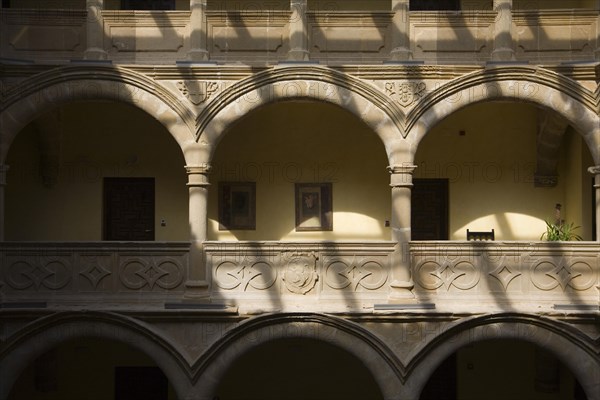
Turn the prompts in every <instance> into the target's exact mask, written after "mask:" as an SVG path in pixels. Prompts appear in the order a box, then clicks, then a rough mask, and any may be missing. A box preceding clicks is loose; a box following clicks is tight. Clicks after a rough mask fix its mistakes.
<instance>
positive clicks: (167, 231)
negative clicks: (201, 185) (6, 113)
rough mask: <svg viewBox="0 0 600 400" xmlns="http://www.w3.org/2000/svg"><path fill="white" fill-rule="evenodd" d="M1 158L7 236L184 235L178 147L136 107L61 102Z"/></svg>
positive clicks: (181, 162) (182, 180)
mask: <svg viewBox="0 0 600 400" xmlns="http://www.w3.org/2000/svg"><path fill="white" fill-rule="evenodd" d="M6 163H7V164H8V165H9V166H10V169H9V171H8V177H7V187H6V213H5V215H6V228H5V238H6V240H8V241H22V240H29V241H31V240H34V241H40V240H44V241H98V240H167V241H173V240H187V239H188V237H189V233H188V231H189V228H188V216H187V208H188V207H187V204H188V193H187V188H186V174H185V170H184V168H183V167H184V165H185V161H184V157H183V153H182V150H181V148H180V147H179V146H178V144H177V142H176V141H175V140H174V139H173V137H172V136H171V135H170V134H169V132H168V131H167V130H166V128H165V127H164V126H163V125H161V124H160V123H159V122H158V121H157V120H156V119H154V118H153V117H151V116H150V115H148V114H147V113H146V112H144V111H142V110H141V109H139V108H136V107H133V106H131V105H127V104H124V103H116V102H96V101H88V102H82V101H78V102H71V103H68V104H64V105H62V106H60V107H57V108H55V109H54V110H52V111H49V112H47V113H45V114H43V115H42V116H40V117H39V118H37V119H36V120H34V121H32V122H31V123H29V124H28V125H27V126H26V127H25V128H24V129H23V130H22V131H21V132H20V133H19V134H18V135H17V136H16V138H15V139H14V141H13V143H12V145H11V147H10V150H9V152H8V155H7V162H6ZM109 185H112V186H111V187H109ZM115 185H116V186H115ZM111 188H112V189H111ZM122 189H127V190H126V191H127V193H124V192H123V190H122ZM111 193H112V195H111ZM142 201H143V203H144V204H147V207H143V208H142V207H140V204H141V203H142ZM134 204H135V210H134V209H132V205H134ZM128 205H129V206H128ZM119 207H121V208H119ZM127 208H129V211H128V210H127ZM144 210H145V211H146V212H145V213H143V214H144V215H141V214H142V211H144ZM132 211H133V212H135V215H132ZM138 214H140V215H138ZM119 221H121V222H122V223H120V222H119ZM119 227H121V228H123V227H124V228H127V231H126V232H124V231H123V229H121V228H119Z"/></svg>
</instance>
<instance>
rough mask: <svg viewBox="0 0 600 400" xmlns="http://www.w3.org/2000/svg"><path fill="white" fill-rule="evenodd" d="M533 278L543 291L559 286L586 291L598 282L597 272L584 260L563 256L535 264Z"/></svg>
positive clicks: (563, 289) (562, 288)
mask: <svg viewBox="0 0 600 400" xmlns="http://www.w3.org/2000/svg"><path fill="white" fill-rule="evenodd" d="M531 280H532V282H533V284H534V285H535V287H537V288H538V289H540V290H543V291H551V290H554V289H556V288H558V287H560V289H561V291H563V292H564V291H566V290H567V289H568V288H571V289H573V290H577V291H584V290H588V289H590V288H592V287H593V286H594V284H595V283H596V272H595V271H594V268H592V266H591V265H590V264H589V263H588V262H585V261H583V260H572V259H568V258H566V257H563V258H562V259H560V260H559V261H558V262H557V261H555V260H553V259H549V258H548V259H543V260H541V261H540V262H538V263H536V264H535V265H534V266H533V268H532V275H531Z"/></svg>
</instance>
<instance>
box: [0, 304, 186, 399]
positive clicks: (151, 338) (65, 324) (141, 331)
mask: <svg viewBox="0 0 600 400" xmlns="http://www.w3.org/2000/svg"><path fill="white" fill-rule="evenodd" d="M83 337H87V338H96V339H106V340H113V341H117V342H121V343H125V344H128V345H130V346H132V347H134V348H136V349H137V350H139V351H141V352H142V353H144V354H146V355H147V356H149V357H150V358H151V359H153V360H154V362H155V363H156V365H157V366H158V367H159V368H160V369H161V370H162V371H163V372H164V374H165V375H166V376H167V378H168V379H169V382H171V384H172V385H173V388H174V389H175V391H176V393H177V396H178V398H185V394H186V393H187V391H188V386H189V379H188V374H187V372H186V370H185V368H184V367H183V366H184V365H187V363H186V362H185V361H184V360H183V358H182V357H181V355H180V354H179V353H178V352H177V351H176V350H175V349H174V348H173V347H172V346H171V344H170V343H168V342H167V341H166V340H165V339H164V338H162V337H160V336H159V335H157V334H156V333H154V332H152V331H151V329H150V328H149V327H147V326H144V325H143V324H142V323H140V322H139V321H135V320H133V319H130V318H127V317H123V316H118V315H116V314H108V313H101V312H98V313H96V312H89V313H84V314H81V313H59V314H53V315H51V316H48V317H44V318H41V319H39V320H37V321H36V322H34V323H33V324H30V325H28V326H27V327H26V328H25V329H23V330H22V331H20V332H18V333H16V334H15V335H13V336H12V337H10V338H8V340H7V342H5V343H4V346H3V349H2V351H0V368H1V370H2V380H1V381H0V399H2V400H4V399H6V398H7V397H8V395H9V394H10V391H11V390H12V387H13V385H14V383H15V382H16V380H17V379H18V378H19V376H20V375H21V373H22V371H23V370H24V369H25V368H26V367H27V366H28V365H29V364H30V363H31V362H33V361H34V360H35V359H36V358H37V357H39V356H41V355H42V354H44V353H45V352H47V351H48V350H50V349H52V348H55V347H56V346H58V345H60V344H62V343H65V342H68V341H70V340H74V339H79V338H83Z"/></svg>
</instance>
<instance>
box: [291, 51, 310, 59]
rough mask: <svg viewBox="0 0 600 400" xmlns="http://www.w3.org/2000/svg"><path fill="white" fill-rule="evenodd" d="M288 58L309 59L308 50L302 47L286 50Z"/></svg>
mask: <svg viewBox="0 0 600 400" xmlns="http://www.w3.org/2000/svg"><path fill="white" fill-rule="evenodd" d="M288 60H289V61H309V60H310V57H309V52H308V50H302V49H293V50H290V51H289V52H288Z"/></svg>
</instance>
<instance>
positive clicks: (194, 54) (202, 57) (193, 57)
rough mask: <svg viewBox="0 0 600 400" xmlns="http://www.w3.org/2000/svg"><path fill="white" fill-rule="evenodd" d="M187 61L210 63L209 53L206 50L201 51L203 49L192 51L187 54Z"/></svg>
mask: <svg viewBox="0 0 600 400" xmlns="http://www.w3.org/2000/svg"><path fill="white" fill-rule="evenodd" d="M187 59H188V60H189V61H208V59H209V54H208V51H206V50H201V49H197V50H190V51H188V53H187Z"/></svg>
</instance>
